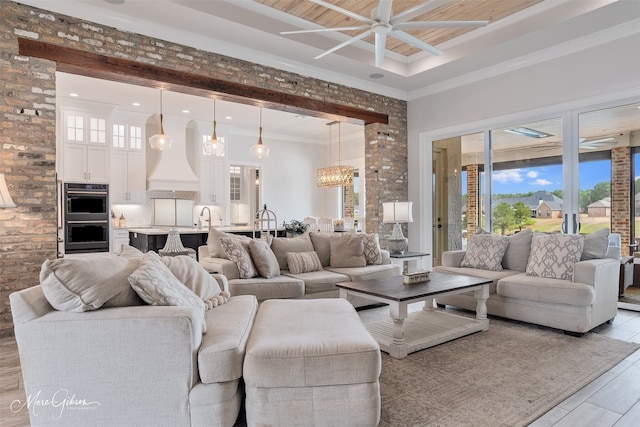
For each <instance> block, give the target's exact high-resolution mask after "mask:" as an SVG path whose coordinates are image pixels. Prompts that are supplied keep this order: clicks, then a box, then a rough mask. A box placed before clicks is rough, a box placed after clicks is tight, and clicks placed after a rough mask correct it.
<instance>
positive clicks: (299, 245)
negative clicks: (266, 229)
mask: <svg viewBox="0 0 640 427" xmlns="http://www.w3.org/2000/svg"><path fill="white" fill-rule="evenodd" d="M271 250H273V253H274V254H275V255H276V258H277V259H278V264H280V270H288V269H289V265H288V264H287V252H312V251H313V245H312V244H311V239H310V238H309V235H308V234H303V235H302V236H300V237H294V238H291V239H289V238H279V239H273V242H271Z"/></svg>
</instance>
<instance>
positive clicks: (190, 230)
mask: <svg viewBox="0 0 640 427" xmlns="http://www.w3.org/2000/svg"><path fill="white" fill-rule="evenodd" d="M174 228H175V229H176V230H177V231H178V233H179V234H201V233H209V229H208V228H206V227H202V228H200V229H198V228H197V227H131V228H127V229H128V230H129V232H131V233H138V234H147V235H162V234H169V231H171V230H172V229H174ZM214 228H215V229H217V230H220V231H224V232H228V233H234V232H235V233H251V232H253V228H252V227H248V226H246V225H244V226H239V225H223V226H218V227H214ZM282 230H283V229H281V228H278V231H282Z"/></svg>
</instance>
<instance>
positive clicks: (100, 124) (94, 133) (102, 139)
mask: <svg viewBox="0 0 640 427" xmlns="http://www.w3.org/2000/svg"><path fill="white" fill-rule="evenodd" d="M89 142H97V143H98V144H104V143H106V142H107V121H106V120H105V119H98V118H96V117H91V118H90V119H89Z"/></svg>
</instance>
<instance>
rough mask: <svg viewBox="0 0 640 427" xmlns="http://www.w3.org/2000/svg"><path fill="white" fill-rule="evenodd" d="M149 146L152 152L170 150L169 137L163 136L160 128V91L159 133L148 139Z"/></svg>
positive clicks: (162, 130)
mask: <svg viewBox="0 0 640 427" xmlns="http://www.w3.org/2000/svg"><path fill="white" fill-rule="evenodd" d="M149 146H151V148H152V149H154V150H160V151H162V150H166V149H167V148H171V137H170V136H169V135H165V134H164V129H163V127H162V89H160V133H157V134H155V135H153V136H152V137H151V138H149Z"/></svg>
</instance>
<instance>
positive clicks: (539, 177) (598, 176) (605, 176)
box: [463, 160, 611, 194]
mask: <svg viewBox="0 0 640 427" xmlns="http://www.w3.org/2000/svg"><path fill="white" fill-rule="evenodd" d="M578 174H579V183H580V189H581V190H591V189H592V188H593V187H594V186H595V185H596V184H598V183H600V182H610V181H611V161H610V160H598V161H593V162H583V163H581V164H580V169H579V172H578ZM465 178H466V176H463V179H465ZM491 185H492V187H493V188H492V192H493V193H494V194H505V193H509V194H513V193H528V192H535V191H538V190H547V191H549V192H551V191H554V190H562V165H550V166H539V167H531V168H518V169H509V170H501V171H495V172H493V182H492V184H491ZM464 187H465V186H464V185H463V189H465V188H464Z"/></svg>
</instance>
